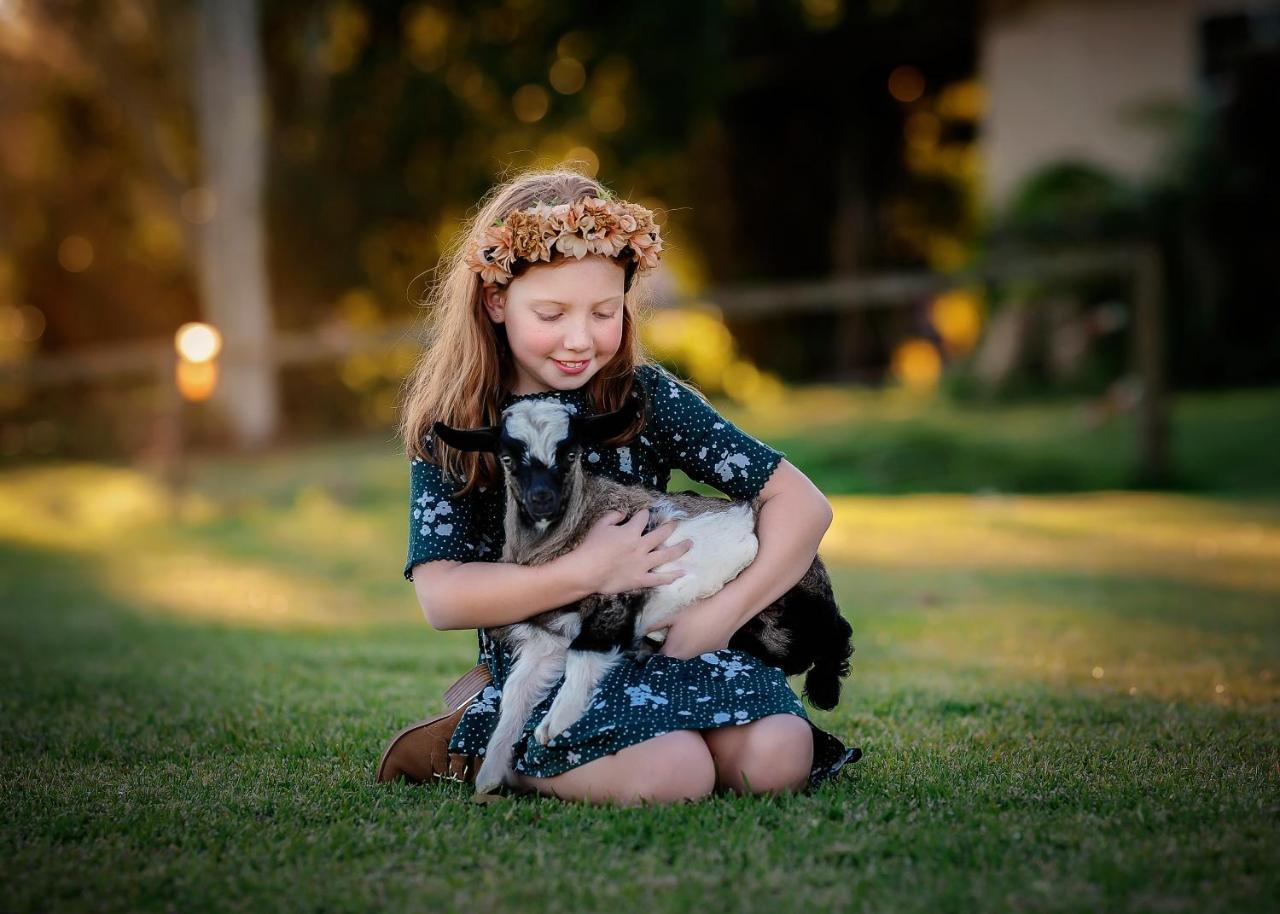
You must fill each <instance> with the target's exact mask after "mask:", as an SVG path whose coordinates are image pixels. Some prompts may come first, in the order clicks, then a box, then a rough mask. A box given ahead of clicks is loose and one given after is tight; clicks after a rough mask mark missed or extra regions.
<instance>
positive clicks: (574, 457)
mask: <svg viewBox="0 0 1280 914" xmlns="http://www.w3.org/2000/svg"><path fill="white" fill-rule="evenodd" d="M577 459H578V452H577V451H570V452H569V462H570V463H573V462H574V461H575V460H577Z"/></svg>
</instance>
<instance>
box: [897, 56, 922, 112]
mask: <svg viewBox="0 0 1280 914" xmlns="http://www.w3.org/2000/svg"><path fill="white" fill-rule="evenodd" d="M889 94H890V95H892V96H893V97H894V98H895V99H897V100H898V101H900V102H902V103H903V104H910V103H911V102H914V101H916V100H918V99H919V98H920V96H922V95H924V74H923V73H921V72H920V71H919V70H917V69H916V68H915V67H912V66H909V65H905V64H904V65H903V66H900V67H895V68H894V70H893V72H892V73H890V74H889Z"/></svg>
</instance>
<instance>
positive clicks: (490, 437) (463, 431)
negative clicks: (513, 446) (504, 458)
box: [431, 422, 499, 454]
mask: <svg viewBox="0 0 1280 914" xmlns="http://www.w3.org/2000/svg"><path fill="white" fill-rule="evenodd" d="M431 430H432V431H434V432H435V433H436V437H437V438H439V439H440V440H441V441H443V442H444V443H445V444H447V445H449V447H452V448H457V449H458V450H460V451H481V452H485V453H490V454H496V453H497V452H498V435H499V428H498V426H496V425H489V426H485V427H483V428H454V427H453V426H450V425H445V424H444V423H443V422H436V423H435V424H433V425H432V426H431Z"/></svg>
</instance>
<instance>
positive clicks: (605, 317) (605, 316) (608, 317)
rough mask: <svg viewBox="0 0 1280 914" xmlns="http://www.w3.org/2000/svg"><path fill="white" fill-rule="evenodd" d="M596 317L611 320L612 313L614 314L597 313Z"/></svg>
mask: <svg viewBox="0 0 1280 914" xmlns="http://www.w3.org/2000/svg"><path fill="white" fill-rule="evenodd" d="M596 317H599V318H603V319H604V320H609V319H610V318H611V317H613V315H612V314H597V315H596Z"/></svg>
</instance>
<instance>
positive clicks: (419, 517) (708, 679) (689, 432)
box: [404, 364, 862, 787]
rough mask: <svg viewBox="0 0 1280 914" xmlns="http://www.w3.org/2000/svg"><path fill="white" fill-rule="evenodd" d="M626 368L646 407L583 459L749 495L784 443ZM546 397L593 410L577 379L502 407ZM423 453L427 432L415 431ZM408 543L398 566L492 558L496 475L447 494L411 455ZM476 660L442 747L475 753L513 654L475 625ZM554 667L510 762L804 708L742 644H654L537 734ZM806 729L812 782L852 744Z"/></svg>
mask: <svg viewBox="0 0 1280 914" xmlns="http://www.w3.org/2000/svg"><path fill="white" fill-rule="evenodd" d="M635 371H636V380H637V381H638V382H639V383H641V384H643V385H644V389H645V391H646V393H647V394H648V401H649V404H650V413H649V416H648V420H647V424H646V425H645V428H644V430H643V432H642V433H641V434H640V435H639V436H638V437H637V439H636V440H635V441H634V442H633V443H632V444H631V445H628V446H622V447H616V448H587V450H586V452H585V453H584V455H583V468H584V469H585V470H586V471H587V472H594V473H600V474H604V475H605V476H608V477H609V478H611V479H614V480H617V481H618V482H621V483H626V484H630V485H636V484H638V485H644V486H646V487H648V488H652V489H656V490H658V491H662V492H665V491H666V490H667V484H668V482H669V480H670V476H671V468H672V467H676V468H679V469H680V470H682V471H684V473H685V474H687V475H688V476H689V477H690V478H692V479H696V480H697V481H699V482H702V483H706V484H707V485H710V486H714V487H715V488H717V489H719V490H720V491H721V492H723V493H724V494H726V495H728V496H730V497H731V498H735V499H750V498H754V497H755V496H756V495H758V494H759V493H760V491H761V489H763V488H764V485H765V483H766V482H767V481H768V479H769V476H770V474H772V472H773V470H774V468H776V467H777V465H778V464H779V463H780V462H781V461H782V459H783V457H784V456H785V453H784V452H782V451H778V450H775V449H774V448H771V447H769V446H768V445H766V444H764V443H763V442H761V441H759V440H757V439H755V438H753V437H751V436H750V435H748V434H746V433H745V432H743V431H742V430H740V429H739V428H737V427H736V426H735V425H733V423H731V422H729V420H727V419H725V418H723V417H722V416H720V415H719V414H718V413H717V412H716V411H715V409H714V408H713V407H712V406H711V405H710V404H709V403H708V402H707V401H706V400H705V399H703V398H702V397H701V396H699V395H698V394H697V393H696V392H694V391H693V390H691V389H690V388H689V387H686V386H685V385H683V384H681V383H680V382H679V381H678V380H677V379H676V378H675V377H674V376H672V374H671V373H670V372H668V371H667V370H666V369H665V368H663V367H662V366H660V365H656V364H644V365H639V366H637V367H636V369H635ZM543 398H553V399H556V400H558V401H559V402H561V403H564V404H565V405H566V407H568V408H569V409H570V410H571V411H573V412H580V413H582V414H584V415H589V414H591V412H592V409H591V406H590V402H589V398H588V396H587V393H586V390H585V389H576V390H568V391H543V392H539V393H532V394H521V395H511V394H509V395H508V396H507V397H506V398H505V400H504V401H503V404H502V405H503V407H504V408H505V407H506V406H509V405H511V404H512V403H515V402H517V401H520V400H530V399H543ZM425 444H426V446H427V449H428V451H429V452H430V453H431V454H434V453H435V451H434V450H433V449H432V442H431V436H430V435H428V436H427V437H426V440H425ZM410 470H411V472H410V498H411V502H410V506H409V511H410V516H409V552H408V557H407V560H406V562H405V566H404V576H405V578H406V579H407V580H410V581H412V580H413V567H414V566H415V565H417V564H420V563H422V562H429V561H434V560H436V559H453V560H455V561H460V562H498V561H501V560H502V547H503V543H504V540H505V535H504V532H503V517H504V513H505V511H506V500H505V499H506V494H505V492H504V490H503V488H502V486H492V487H482V488H480V489H479V490H478V491H475V492H473V493H471V494H470V495H468V496H466V497H463V498H456V499H455V498H451V497H449V494H448V493H450V492H452V491H453V490H454V489H456V488H457V485H456V484H452V483H446V482H444V481H443V480H442V478H441V472H440V469H439V467H437V466H436V465H435V464H432V463H429V462H427V461H425V460H422V459H420V458H415V459H414V460H413V461H411V464H410ZM477 635H478V637H479V642H480V644H479V660H478V662H479V663H483V664H485V665H486V666H487V667H488V668H489V672H490V674H491V675H492V677H493V683H492V684H491V685H490V686H488V687H487V688H486V689H485V690H484V692H483V693H481V694H480V695H479V696H478V697H477V698H476V700H475V701H474V702H472V703H471V705H470V707H468V708H467V710H466V712H465V713H464V714H463V716H462V719H461V720H460V721H459V723H458V727H457V729H456V730H455V731H454V734H453V738H452V740H451V741H450V743H449V751H450V752H456V753H465V754H468V755H479V756H483V755H484V752H485V747H486V745H487V744H488V742H489V736H490V734H491V733H492V732H493V728H494V727H495V726H496V725H497V721H498V709H499V707H500V704H501V701H502V685H503V683H504V682H506V679H507V675H508V672H509V671H510V669H511V662H512V658H511V656H510V653H509V651H508V650H507V649H506V647H505V646H504V645H502V644H501V643H499V642H497V641H495V640H494V639H493V638H491V637H490V636H489V632H488V630H487V629H477ZM563 681H564V680H563V677H561V680H560V682H558V683H557V684H556V685H555V687H554V688H553V689H552V690H551V692H550V693H549V694H548V695H547V696H546V698H545V699H543V701H542V702H541V703H540V704H539V705H538V706H537V707H536V708H534V710H533V713H532V714H531V715H530V717H529V719H528V720H527V721H526V722H525V726H524V731H523V733H522V734H521V736H520V738H519V740H517V742H516V746H515V764H514V767H515V770H516V771H519V772H521V773H523V774H526V775H529V776H531V777H551V776H552V775H556V774H560V773H562V772H564V771H568V770H569V769H570V768H574V767H576V766H578V765H582V764H585V763H587V762H589V761H592V760H593V759H597V758H600V757H602V756H605V755H612V754H613V753H616V752H618V751H619V750H621V749H625V748H626V747H627V746H631V745H634V744H635V743H639V742H642V741H643V740H646V739H649V738H651V737H653V736H658V735H660V734H663V733H669V732H671V731H673V730H706V729H711V728H715V727H731V726H739V725H742V724H747V723H750V722H751V721H753V720H758V719H760V718H762V717H767V716H769V715H771V714H794V715H796V716H797V717H802V718H804V719H805V720H807V721H808V720H809V717H808V715H807V714H806V713H805V709H804V707H803V705H802V704H801V703H800V700H799V698H797V697H796V693H795V692H794V691H792V689H791V686H790V685H789V684H788V682H787V678H786V675H785V674H784V673H783V672H782V670H781V669H780V668H778V667H774V666H769V665H767V664H765V663H763V662H761V661H760V660H759V659H757V658H756V657H754V656H752V655H751V654H747V653H745V652H743V651H738V650H732V649H729V648H724V649H722V650H718V651H712V652H708V653H705V654H702V655H701V656H698V657H693V658H690V659H687V660H682V659H678V658H674V657H668V656H666V655H665V654H654V655H652V656H651V657H650V659H649V661H648V663H645V664H641V663H639V662H637V661H636V660H635V659H634V658H631V657H628V656H625V655H624V660H623V661H622V662H620V663H618V664H616V665H615V666H614V668H613V669H612V670H611V671H610V672H609V673H608V674H607V675H606V676H605V678H604V679H603V680H602V681H601V683H600V685H599V686H598V687H597V689H596V691H595V692H594V693H593V694H592V699H591V704H590V705H589V707H588V709H587V711H586V713H585V714H583V716H582V717H581V718H579V719H578V721H577V722H575V723H574V724H572V725H571V726H570V727H569V729H567V730H565V731H564V732H563V733H561V734H560V735H558V736H557V737H556V738H555V739H553V740H552V741H551V742H550V743H549V744H548V745H546V746H542V745H540V744H539V743H538V741H537V740H536V739H534V738H533V731H534V730H535V729H536V728H537V726H538V723H539V722H540V721H541V720H542V718H543V716H544V715H545V714H546V713H547V711H548V709H550V707H551V703H552V701H553V700H554V698H555V693H556V692H557V691H559V688H560V685H561V684H562V683H563ZM809 726H810V729H811V731H812V733H813V749H814V752H813V769H812V771H811V772H810V774H809V785H810V786H811V787H812V786H814V785H816V784H818V783H820V782H822V781H824V780H826V779H827V778H830V777H832V776H833V775H835V774H837V773H838V772H839V771H840V770H841V768H843V767H844V765H845V764H846V763H848V762H852V761H856V760H857V759H858V758H859V757H860V756H861V754H862V753H861V751H860V750H859V749H857V748H846V747H845V745H844V744H843V743H842V742H841V741H840V740H839V739H838V738H837V737H836V736H834V735H832V734H830V733H828V732H826V731H825V730H822V729H821V728H819V727H818V726H816V725H815V724H814V723H813V722H812V721H809Z"/></svg>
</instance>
